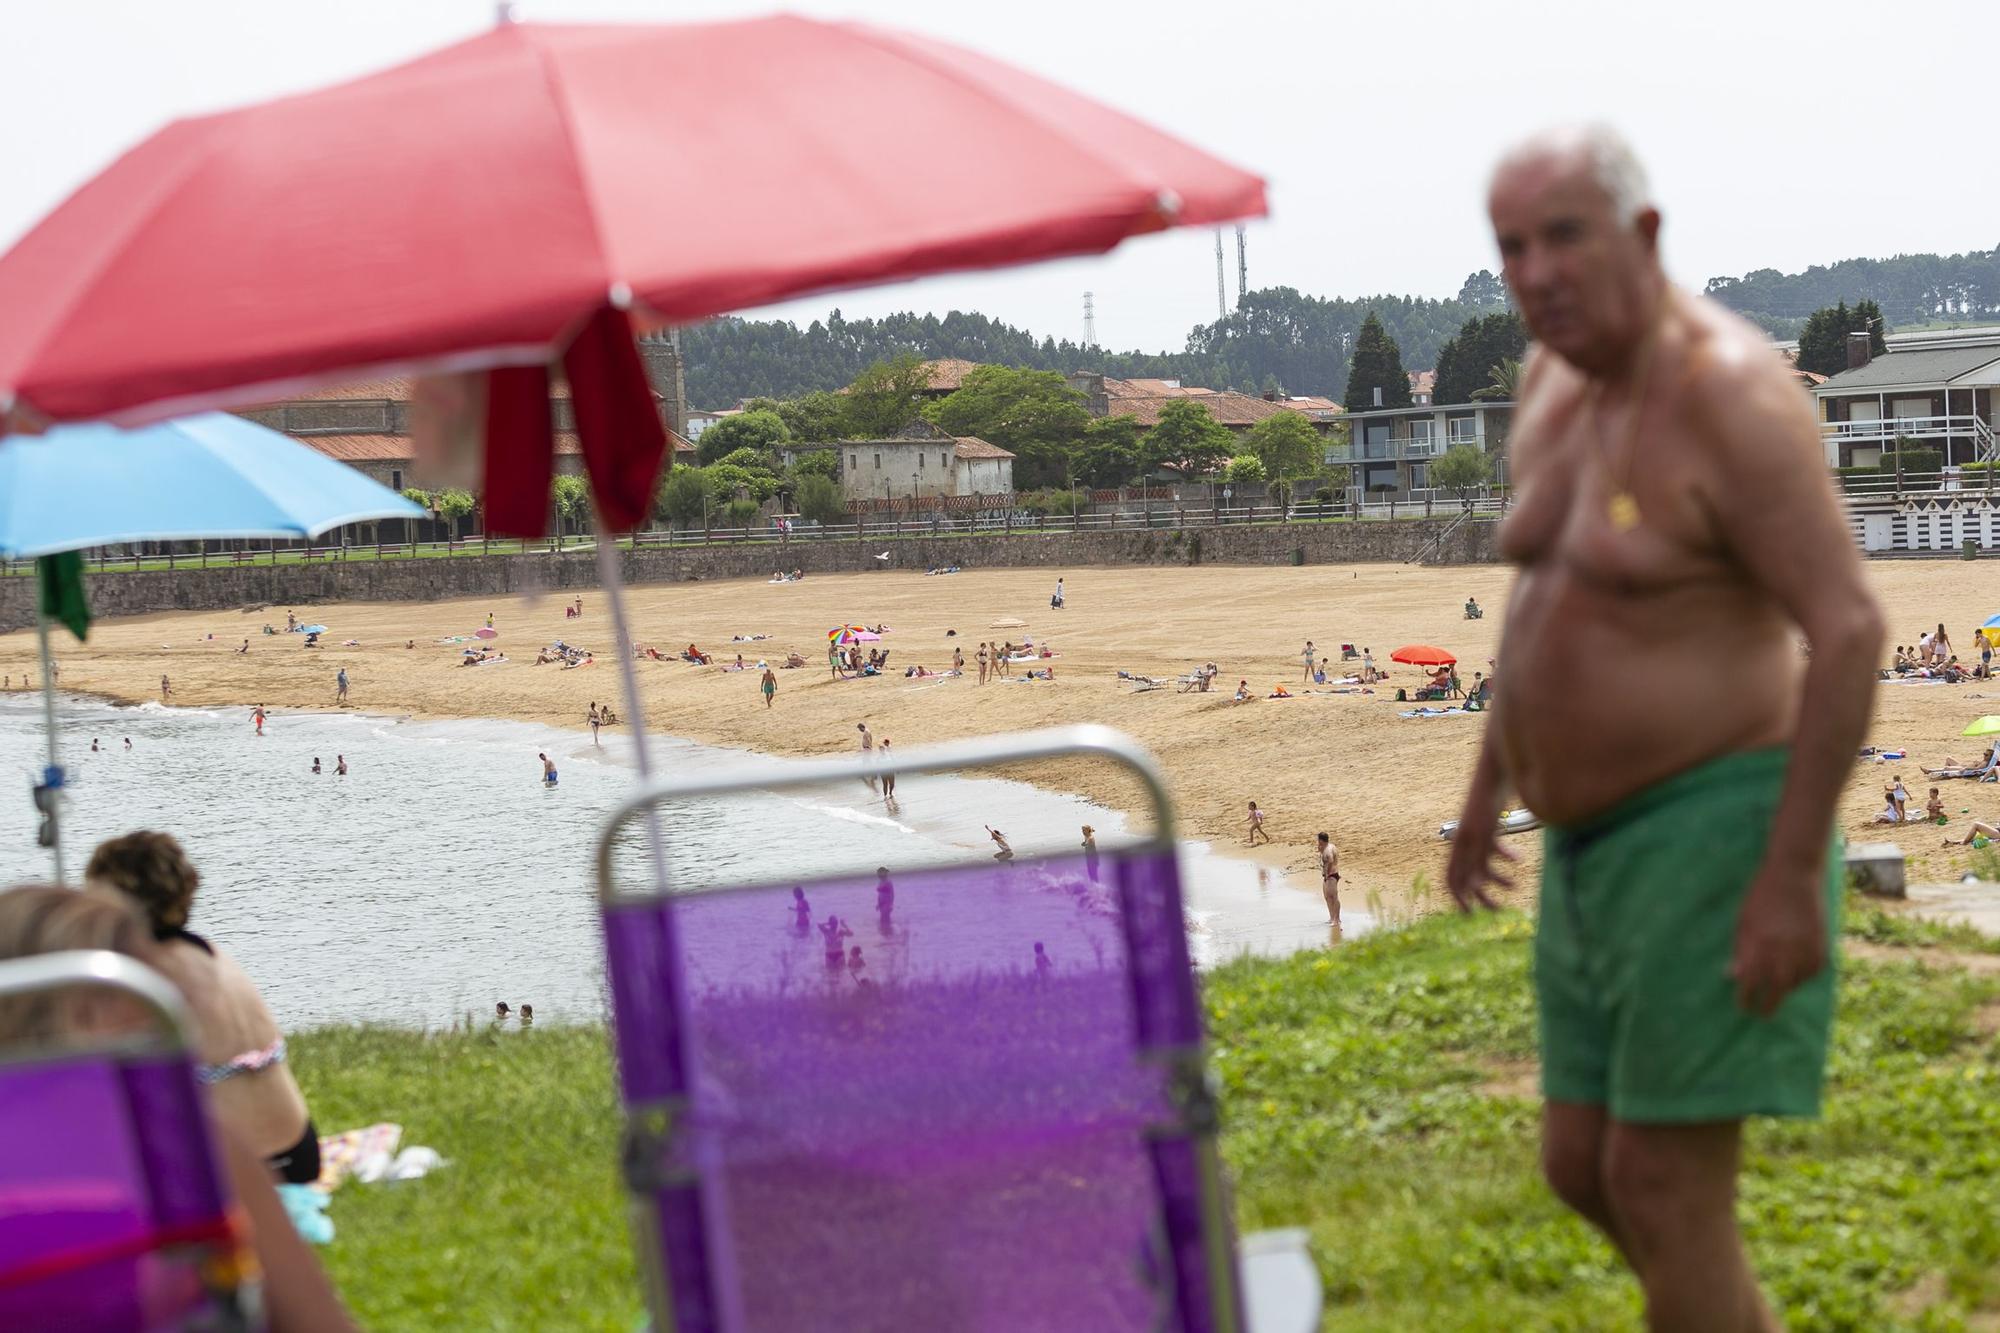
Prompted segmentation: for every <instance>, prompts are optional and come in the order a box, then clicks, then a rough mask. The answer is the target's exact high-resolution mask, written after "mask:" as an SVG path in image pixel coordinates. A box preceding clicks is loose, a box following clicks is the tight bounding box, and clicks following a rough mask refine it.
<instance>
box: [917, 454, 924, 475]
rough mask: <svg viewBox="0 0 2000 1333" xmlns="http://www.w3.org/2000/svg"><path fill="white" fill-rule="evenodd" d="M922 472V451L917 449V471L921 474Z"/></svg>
mask: <svg viewBox="0 0 2000 1333" xmlns="http://www.w3.org/2000/svg"><path fill="white" fill-rule="evenodd" d="M923 470H924V451H923V450H921V449H919V450H917V471H919V472H922V471H923Z"/></svg>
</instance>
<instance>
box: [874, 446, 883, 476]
mask: <svg viewBox="0 0 2000 1333" xmlns="http://www.w3.org/2000/svg"><path fill="white" fill-rule="evenodd" d="M875 470H876V471H877V472H880V471H881V470H882V451H881V450H879V449H878V450H876V451H875Z"/></svg>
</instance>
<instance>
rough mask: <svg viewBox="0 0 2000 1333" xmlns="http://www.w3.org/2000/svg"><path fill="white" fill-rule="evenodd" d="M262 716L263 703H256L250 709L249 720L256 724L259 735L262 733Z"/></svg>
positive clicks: (263, 715) (263, 714) (263, 716)
mask: <svg viewBox="0 0 2000 1333" xmlns="http://www.w3.org/2000/svg"><path fill="white" fill-rule="evenodd" d="M264 718H265V713H264V705H262V704H258V705H257V706H256V707H255V708H253V709H251V710H250V720H251V721H252V722H254V723H256V724H257V734H258V735H259V736H261V735H263V734H264Z"/></svg>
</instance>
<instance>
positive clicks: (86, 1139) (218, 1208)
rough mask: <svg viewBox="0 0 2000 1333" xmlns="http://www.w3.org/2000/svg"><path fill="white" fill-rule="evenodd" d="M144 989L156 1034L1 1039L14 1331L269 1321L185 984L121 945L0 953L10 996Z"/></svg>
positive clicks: (8, 1321) (1, 1201) (217, 1326)
mask: <svg viewBox="0 0 2000 1333" xmlns="http://www.w3.org/2000/svg"><path fill="white" fill-rule="evenodd" d="M82 986H93V987H99V988H107V989H111V990H116V991H120V992H123V993H124V994H126V995H129V996H132V997H134V998H136V999H138V1000H139V1001H141V1002H142V1003H144V1004H145V1005H147V1006H148V1007H149V1008H151V1009H152V1010H154V1011H155V1012H156V1013H157V1014H158V1015H159V1017H160V1019H161V1020H162V1021H161V1025H160V1030H159V1031H158V1032H157V1033H152V1034H147V1035H145V1036H141V1037H135V1038H124V1039H120V1040H119V1041H118V1042H117V1043H116V1044H109V1045H106V1044H100V1045H97V1046H94V1047H92V1048H90V1049H79V1048H75V1047H70V1048H64V1049H58V1050H51V1049H47V1048H41V1049H35V1050H20V1049H0V1329H34V1330H38V1333H114V1331H115V1333H134V1331H141V1333H166V1331H167V1330H175V1331H176V1333H181V1331H183V1330H186V1331H193V1330H199V1331H200V1333H209V1331H210V1330H215V1331H216V1333H221V1331H222V1330H249V1329H255V1328H261V1327H262V1326H263V1325H262V1321H261V1319H259V1318H258V1317H257V1314H256V1311H257V1308H258V1302H257V1292H256V1289H255V1287H254V1285H251V1283H250V1281H249V1275H250V1273H251V1272H252V1269H251V1266H250V1265H249V1264H248V1263H247V1261H246V1260H245V1257H244V1252H243V1248H242V1245H241V1236H240V1234H239V1231H238V1228H237V1227H236V1225H235V1222H234V1220H233V1218H232V1215H231V1205H230V1198H229V1193H228V1191H227V1189H226V1188H225V1187H224V1185H223V1183H222V1174H221V1159H220V1157H219V1156H218V1155H217V1151H216V1147H215V1141H214V1138H213V1136H212V1135H211V1134H210V1132H209V1126H208V1120H207V1116H206V1114H205V1112H204V1111H203V1108H202V1102H201V1094H200V1090H199V1087H198V1085H197V1083H196V1080H195V1074H194V1068H193V1065H192V1064H191V1063H190V1056H189V1053H188V1050H187V1048H186V1041H187V1036H186V1034H187V1022H186V1010H185V1009H184V1007H183V1005H182V1002H181V998H180V995H179V993H178V992H176V991H175V990H174V988H173V987H172V986H171V985H169V984H168V983H167V982H166V981H165V980H164V979H163V978H161V977H160V976H159V974H157V973H155V972H153V971H152V970H150V969H149V968H147V967H145V966H143V965H142V964H140V963H137V962H135V961H133V960H132V959H130V958H126V957H124V956H123V955H121V954H115V953H104V952H78V953H57V954H45V955H42V956H40V957H35V958H23V959H19V960H15V961H11V962H6V963H0V999H6V1000H8V1001H10V1002H12V1003H23V1002H32V1000H31V999H30V997H33V996H37V995H46V996H51V997H53V995H54V994H55V992H58V991H61V990H67V989H70V988H74V987H82Z"/></svg>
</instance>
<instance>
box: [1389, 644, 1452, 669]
mask: <svg viewBox="0 0 2000 1333" xmlns="http://www.w3.org/2000/svg"><path fill="white" fill-rule="evenodd" d="M1389 660H1390V661H1391V662H1408V663H1409V664H1410V665H1411V666H1457V665H1458V658H1456V657H1454V656H1453V655H1452V654H1450V653H1448V652H1446V651H1445V650H1444V649H1442V648H1433V647H1431V645H1429V644H1427V643H1409V644H1404V645H1403V646H1402V647H1401V648H1398V649H1397V650H1396V651H1395V652H1393V653H1390V654H1389Z"/></svg>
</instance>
